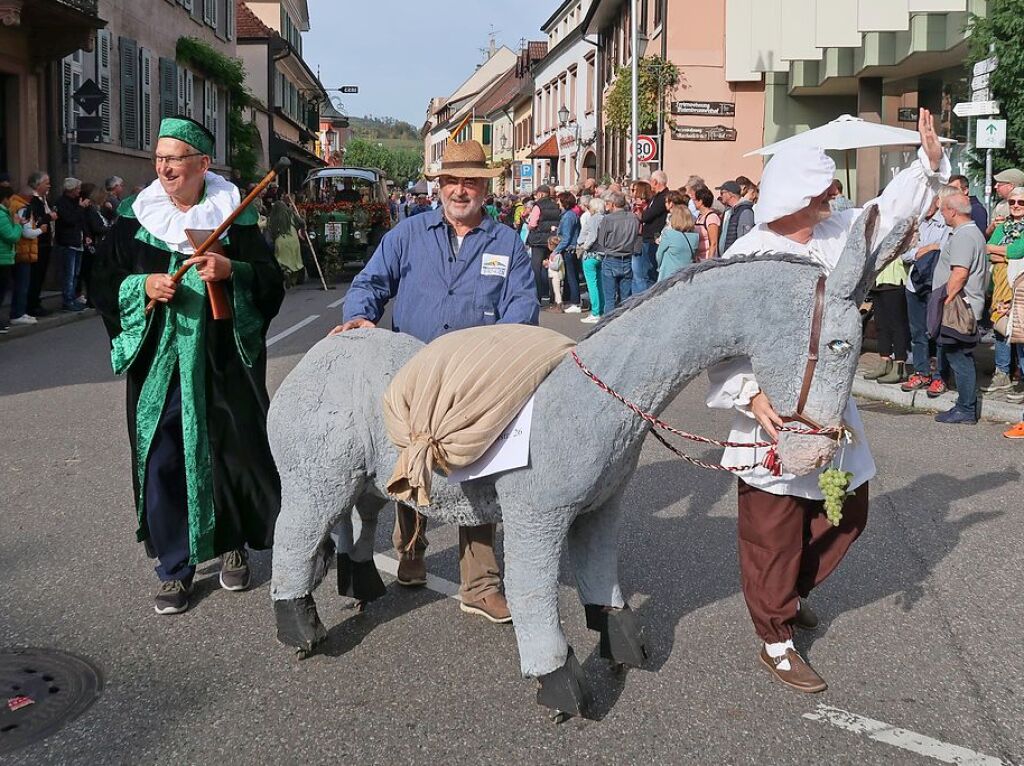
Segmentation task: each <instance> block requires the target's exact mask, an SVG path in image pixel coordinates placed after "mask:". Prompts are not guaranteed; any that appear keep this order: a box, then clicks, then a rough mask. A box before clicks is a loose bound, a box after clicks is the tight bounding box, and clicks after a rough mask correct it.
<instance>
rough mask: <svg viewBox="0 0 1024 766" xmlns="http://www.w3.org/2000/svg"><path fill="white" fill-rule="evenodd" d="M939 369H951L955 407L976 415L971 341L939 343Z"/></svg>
mask: <svg viewBox="0 0 1024 766" xmlns="http://www.w3.org/2000/svg"><path fill="white" fill-rule="evenodd" d="M938 348H939V370H945V369H946V368H947V367H948V368H949V369H950V370H952V371H953V377H954V378H955V379H956V406H957V409H960V410H964V411H965V412H970V413H972V414H974V416H975V417H977V415H978V413H977V408H978V392H977V386H978V371H977V369H975V366H974V344H973V343H951V344H946V343H940V344H938Z"/></svg>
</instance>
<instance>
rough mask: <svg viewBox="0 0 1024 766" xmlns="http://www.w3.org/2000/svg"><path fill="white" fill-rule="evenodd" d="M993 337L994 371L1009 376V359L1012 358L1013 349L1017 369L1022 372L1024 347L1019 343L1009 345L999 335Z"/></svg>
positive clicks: (1008, 342) (1023, 368)
mask: <svg viewBox="0 0 1024 766" xmlns="http://www.w3.org/2000/svg"><path fill="white" fill-rule="evenodd" d="M995 336H996V345H995V356H996V371H997V372H1005V373H1006V374H1007V375H1009V374H1010V359H1011V357H1012V356H1013V351H1014V349H1016V352H1017V368H1018V369H1020V370H1022V371H1024V345H1022V344H1020V343H1013V344H1011V343H1010V341H1008V340H1007V339H1006V338H1004V337H1003V336H1002V335H1000V334H999V333H995Z"/></svg>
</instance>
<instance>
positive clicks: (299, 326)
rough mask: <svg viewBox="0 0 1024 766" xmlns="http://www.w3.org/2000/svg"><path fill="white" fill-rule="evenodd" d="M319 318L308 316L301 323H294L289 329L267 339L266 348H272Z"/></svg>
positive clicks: (316, 315) (314, 315) (315, 315)
mask: <svg viewBox="0 0 1024 766" xmlns="http://www.w3.org/2000/svg"><path fill="white" fill-rule="evenodd" d="M319 318H320V315H319V314H313V316H308V317H306V318H305V319H303V320H302V321H301V322H296V323H295V324H293V325H292V326H291V327H289V328H288V329H287V330H282V331H281V332H279V333H278V334H277V335H275V336H273V337H272V338H268V339H267V346H268V347H270V346H273V345H274V344H275V343H277V342H278V341H279V340H284V339H285V338H287V337H288V336H289V335H291V334H292V333H296V332H298V331H299V330H301V329H302V328H303V327H305V326H306V325H308V324H309V323H310V322H315V321H316V320H317V319H319Z"/></svg>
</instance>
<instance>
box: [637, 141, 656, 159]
mask: <svg viewBox="0 0 1024 766" xmlns="http://www.w3.org/2000/svg"><path fill="white" fill-rule="evenodd" d="M657 156H658V141H657V139H656V138H655V136H637V137H636V161H637V162H651V161H652V160H653V159H654V158H655V157H657Z"/></svg>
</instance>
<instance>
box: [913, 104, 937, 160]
mask: <svg viewBox="0 0 1024 766" xmlns="http://www.w3.org/2000/svg"><path fill="white" fill-rule="evenodd" d="M917 132H918V133H919V134H920V136H921V147H922V148H923V149H924V153H925V154H926V155H928V163H929V164H930V165H931V168H932V170H933V171H936V170H938V169H939V163H940V162H942V144H941V143H939V135H938V133H936V132H935V122H934V120H933V119H932V113H931V112H930V111H928V110H927V109H924V108H922V109H921V110H920V111H919V114H918V117H917Z"/></svg>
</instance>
